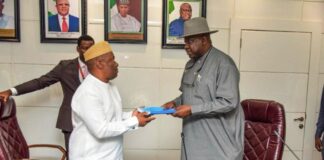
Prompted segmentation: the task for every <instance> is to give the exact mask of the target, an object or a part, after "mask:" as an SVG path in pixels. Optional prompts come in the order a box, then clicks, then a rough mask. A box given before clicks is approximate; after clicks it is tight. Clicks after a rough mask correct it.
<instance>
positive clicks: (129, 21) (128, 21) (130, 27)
mask: <svg viewBox="0 0 324 160" xmlns="http://www.w3.org/2000/svg"><path fill="white" fill-rule="evenodd" d="M140 29H141V23H140V22H139V21H138V20H137V19H136V18H135V17H133V16H131V15H127V16H126V17H122V16H121V15H120V14H119V13H117V14H115V15H114V16H112V18H111V31H118V32H139V31H140Z"/></svg>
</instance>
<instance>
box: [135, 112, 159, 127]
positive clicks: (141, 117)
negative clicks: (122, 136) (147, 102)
mask: <svg viewBox="0 0 324 160" xmlns="http://www.w3.org/2000/svg"><path fill="white" fill-rule="evenodd" d="M136 117H137V120H138V125H139V126H140V127H144V126H145V125H146V124H148V123H150V122H151V121H152V120H154V119H155V117H151V116H149V115H148V114H147V113H146V112H142V113H138V114H137V115H136Z"/></svg>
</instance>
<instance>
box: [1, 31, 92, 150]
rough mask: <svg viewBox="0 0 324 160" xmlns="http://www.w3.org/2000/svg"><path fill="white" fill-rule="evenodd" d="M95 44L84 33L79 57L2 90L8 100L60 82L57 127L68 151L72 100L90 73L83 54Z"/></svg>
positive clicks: (3, 95) (61, 62) (78, 50)
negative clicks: (37, 76) (61, 97)
mask: <svg viewBox="0 0 324 160" xmlns="http://www.w3.org/2000/svg"><path fill="white" fill-rule="evenodd" d="M93 44H94V39H93V38H92V37H90V36H88V35H82V36H81V37H79V39H78V45H77V47H76V50H77V52H78V53H79V56H78V57H77V58H74V59H69V60H62V61H60V63H59V64H57V65H56V66H55V67H54V68H53V69H52V70H51V71H49V72H48V73H46V74H45V75H42V76H41V77H39V78H36V79H33V80H30V81H27V82H25V83H22V84H19V85H17V86H15V87H14V88H10V89H8V90H5V91H2V92H0V98H3V99H4V101H7V100H8V98H9V96H18V95H23V94H26V93H30V92H34V91H37V90H40V89H43V88H45V87H48V86H51V85H52V84H55V83H57V82H60V83H61V87H62V90H63V96H64V97H63V102H62V104H61V107H60V110H59V115H58V117H57V122H56V128H59V129H61V130H62V133H63V134H64V139H65V148H66V149H67V151H68V148H69V147H68V146H69V138H70V134H71V132H72V129H73V127H72V120H71V100H72V96H73V94H74V92H75V90H76V89H77V88H78V86H79V85H80V84H81V82H82V81H83V79H85V77H86V76H87V74H88V70H87V66H86V65H85V64H84V57H83V54H84V52H85V51H86V50H87V49H88V48H90V47H91V46H92V45H93Z"/></svg>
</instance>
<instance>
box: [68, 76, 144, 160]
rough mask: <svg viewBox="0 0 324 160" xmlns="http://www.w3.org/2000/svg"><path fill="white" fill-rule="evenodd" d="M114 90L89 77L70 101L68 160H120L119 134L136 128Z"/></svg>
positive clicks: (120, 144)
mask: <svg viewBox="0 0 324 160" xmlns="http://www.w3.org/2000/svg"><path fill="white" fill-rule="evenodd" d="M131 115H132V112H122V104H121V97H120V95H119V92H118V90H117V87H116V86H114V85H113V84H111V83H104V82H102V81H100V80H99V79H97V78H95V77H94V76H93V75H91V74H89V75H88V76H87V77H86V79H85V80H84V81H83V83H82V84H81V85H80V86H79V88H78V89H77V90H76V92H75V94H74V96H73V98H72V123H73V132H72V134H71V137H70V146H69V147H70V148H69V149H70V150H69V158H70V160H122V159H123V134H124V133H125V132H127V131H130V130H132V129H134V128H136V127H137V126H138V120H137V118H136V117H132V116H131Z"/></svg>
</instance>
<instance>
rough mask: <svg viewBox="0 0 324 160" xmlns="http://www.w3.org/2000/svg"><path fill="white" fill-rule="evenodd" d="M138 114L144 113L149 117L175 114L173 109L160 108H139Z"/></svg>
mask: <svg viewBox="0 0 324 160" xmlns="http://www.w3.org/2000/svg"><path fill="white" fill-rule="evenodd" d="M137 110H138V111H139V112H146V113H147V114H149V115H155V114H172V113H174V112H175V109H174V108H170V109H165V108H163V107H160V106H146V107H139V108H137Z"/></svg>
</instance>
